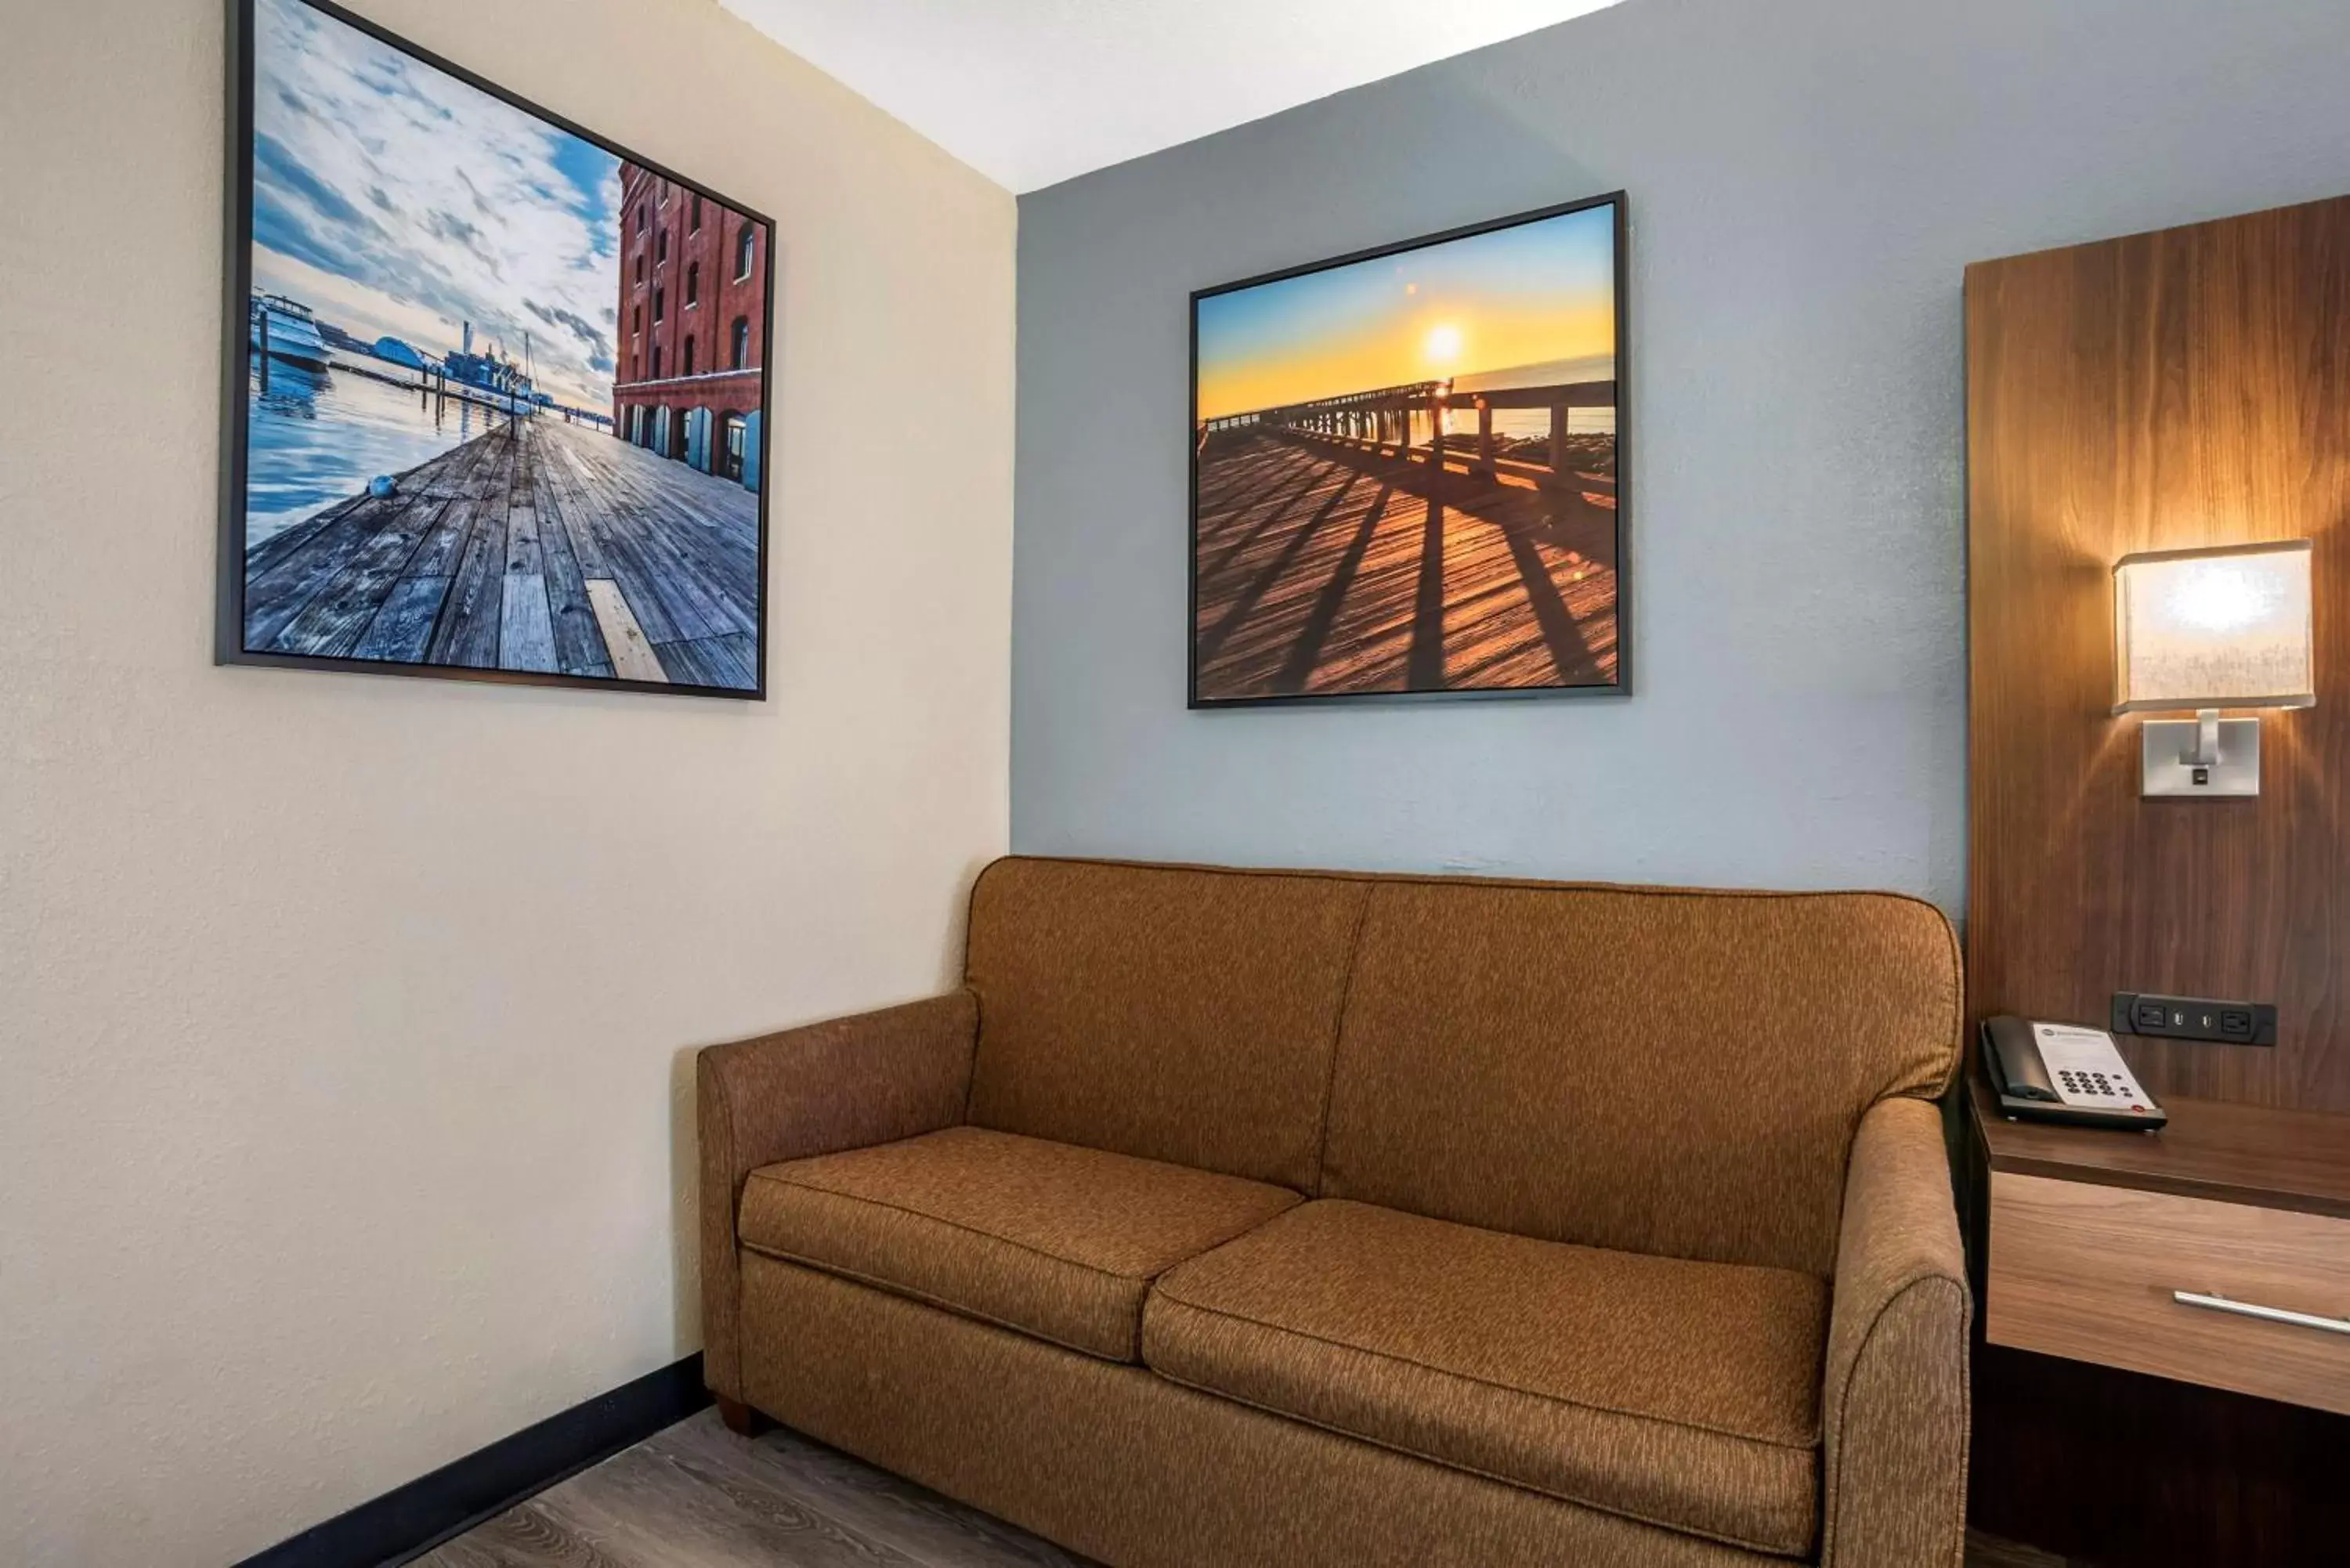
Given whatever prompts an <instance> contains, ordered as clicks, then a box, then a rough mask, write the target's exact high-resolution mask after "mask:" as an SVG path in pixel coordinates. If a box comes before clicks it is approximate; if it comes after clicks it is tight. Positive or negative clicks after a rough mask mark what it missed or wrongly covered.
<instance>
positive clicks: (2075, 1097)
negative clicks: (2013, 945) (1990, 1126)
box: [1982, 1016, 2170, 1131]
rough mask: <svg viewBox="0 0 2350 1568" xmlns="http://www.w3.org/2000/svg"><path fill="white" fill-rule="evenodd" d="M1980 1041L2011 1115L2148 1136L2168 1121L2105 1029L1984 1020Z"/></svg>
mask: <svg viewBox="0 0 2350 1568" xmlns="http://www.w3.org/2000/svg"><path fill="white" fill-rule="evenodd" d="M1982 1044H1983V1053H1982V1055H1983V1070H1984V1071H1985V1072H1986V1073H1988V1074H1989V1075H1991V1087H1992V1088H1993V1089H1994V1090H1996V1091H1997V1092H1998V1095H1999V1106H2000V1109H2001V1110H2002V1111H2004V1112H2005V1113H2007V1115H2008V1116H2010V1117H2028V1118H2031V1119H2033V1120H2038V1121H2051V1122H2076V1123H2079V1124H2081V1125H2083V1126H2085V1127H2139V1128H2143V1129H2145V1130H2147V1131H2152V1130H2153V1129H2154V1128H2156V1127H2161V1126H2163V1125H2164V1124H2166V1123H2168V1121H2169V1120H2170V1118H2169V1117H2168V1116H2166V1115H2165V1114H2164V1113H2163V1109H2162V1107H2161V1106H2158V1105H2157V1104H2155V1101H2154V1096H2152V1095H2149V1094H2147V1092H2146V1091H2145V1090H2144V1089H2143V1088H2140V1087H2139V1086H2138V1082H2137V1076H2136V1075H2134V1074H2132V1073H2131V1072H2130V1070H2129V1064H2128V1063H2126V1062H2124V1061H2123V1060H2122V1054H2121V1053H2120V1052H2119V1051H2116V1050H2115V1049H2114V1037H2113V1036H2112V1035H2110V1034H2108V1033H2106V1032H2105V1031H2104V1030H2102V1029H2087V1028H2084V1027H2082V1026H2080V1025H2078V1024H2074V1023H2041V1022H2039V1021H2037V1020H2035V1019H2026V1018H2012V1017H2007V1016H2002V1017H1998V1018H1987V1019H1985V1020H1983V1026H1982Z"/></svg>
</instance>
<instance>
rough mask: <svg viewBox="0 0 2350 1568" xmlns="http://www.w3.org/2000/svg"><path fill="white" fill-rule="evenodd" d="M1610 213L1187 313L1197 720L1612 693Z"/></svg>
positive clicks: (1547, 211) (1615, 552)
mask: <svg viewBox="0 0 2350 1568" xmlns="http://www.w3.org/2000/svg"><path fill="white" fill-rule="evenodd" d="M1625 234H1626V224H1625V214H1624V197H1623V195H1622V194H1621V193H1620V192H1619V193H1617V194H1615V195H1611V196H1601V197H1596V198H1595V199H1593V200H1590V201H1585V202H1572V203H1568V204H1566V205H1563V206H1557V207H1548V208H1544V209H1543V210H1542V211H1540V212H1534V213H1520V214H1518V215H1517V216H1515V217H1509V218H1503V219H1499V220H1496V221H1495V222H1492V223H1480V224H1477V225H1475V226H1473V227H1470V228H1465V229H1454V230H1451V231H1448V232H1447V233H1444V234H1430V235H1428V236H1426V237H1424V238H1421V239H1417V240H1409V241H1406V242H1404V243H1402V244H1394V245H1387V246H1383V247H1381V248H1379V249H1378V250H1373V251H1365V252H1360V253H1357V254H1353V255H1347V256H1341V257H1338V258H1337V259H1336V260H1332V261H1326V262H1317V263H1315V264H1314V265H1309V266H1302V267H1294V268H1291V269H1289V270H1287V271H1284V272H1279V273H1274V274H1271V275H1266V276H1263V277H1254V278H1249V279H1246V280H1244V281H1243V282H1240V283H1232V284H1226V285H1224V286H1222V287H1218V288H1210V289H1203V290H1201V291H1200V292H1199V293H1197V294H1194V295H1193V296H1191V628H1190V637H1191V706H1192V707H1194V708H1214V707H1226V706H1232V705H1235V704H1247V703H1261V702H1281V701H1336V700H1340V699H1347V698H1392V697H1424V696H1433V695H1439V694H1463V695H1482V696H1558V695H1591V694H1614V695H1619V696H1620V695H1624V694H1627V693H1628V692H1629V691H1630V690H1631V684H1630V670H1629V666H1628V660H1627V653H1628V644H1627V637H1626V604H1627V600H1626V593H1625V569H1626V559H1625V556H1626V547H1625V546H1626V537H1625V515H1626V513H1625V490H1626V483H1625V474H1626V469H1625V463H1624V450H1625V449H1624V442H1625V430H1624V424H1625V421H1624V409H1623V394H1622V389H1623V385H1624V378H1625V360H1626V342H1625V338H1626V332H1625V327H1626V321H1627V311H1626V306H1625V288H1624V276H1625V274H1624V255H1625Z"/></svg>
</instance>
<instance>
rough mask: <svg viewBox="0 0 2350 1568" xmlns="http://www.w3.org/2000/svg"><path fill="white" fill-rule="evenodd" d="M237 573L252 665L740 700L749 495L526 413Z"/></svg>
mask: <svg viewBox="0 0 2350 1568" xmlns="http://www.w3.org/2000/svg"><path fill="white" fill-rule="evenodd" d="M398 478H399V484H398V489H397V490H396V491H395V493H393V494H391V495H390V496H387V497H384V498H381V499H378V498H376V497H373V496H369V495H365V494H360V495H355V496H353V497H351V498H350V499H349V500H348V501H343V502H339V503H338V504H335V505H333V506H329V507H328V508H326V509H325V510H323V511H321V512H319V513H318V514H316V515H314V516H311V517H307V518H305V519H304V520H303V521H302V522H300V523H297V524H295V525H294V526H293V527H291V528H288V529H287V530H286V532H284V533H283V534H279V535H276V536H275V537H274V538H271V539H269V540H266V541H265V542H264V543H262V544H261V545H256V546H255V548H253V549H252V550H250V551H248V552H247V553H246V556H245V580H244V637H245V647H246V649H248V650H250V651H253V652H268V653H296V654H310V655H315V656H320V657H326V658H338V659H384V660H389V661H395V662H400V663H409V664H438V665H453V666H457V667H459V668H463V669H473V670H536V671H542V672H556V673H561V674H566V675H584V676H593V677H602V678H605V679H611V678H615V677H617V678H619V679H620V680H653V681H664V682H670V683H674V684H682V685H692V686H716V687H723V688H727V689H731V690H735V691H749V690H752V689H754V688H755V687H756V686H757V685H758V635H759V606H758V590H759V581H758V570H759V498H758V497H757V496H756V495H754V494H753V493H751V492H750V491H747V490H745V489H743V487H742V486H740V485H738V484H733V483H729V482H727V481H725V480H723V479H719V478H716V477H714V476H712V475H711V474H706V473H702V472H699V471H697V470H694V469H691V468H689V467H687V466H686V465H685V464H684V463H681V462H672V461H671V460H669V459H666V458H661V457H657V456H655V455H654V454H653V453H651V452H647V451H645V450H643V449H642V448H639V447H635V446H631V445H629V443H628V442H626V441H619V440H616V439H614V438H613V437H611V436H609V435H607V434H602V433H599V432H598V431H592V430H588V429H586V428H583V427H580V426H577V425H570V424H566V423H564V422H562V421H558V420H554V419H549V418H546V417H545V416H539V417H536V418H525V419H520V420H515V421H510V422H508V423H504V424H501V425H499V426H497V427H496V428H495V429H494V430H492V431H489V432H488V433H487V434H485V435H480V436H476V437H475V438H473V440H472V441H467V442H466V443H465V444H464V445H463V446H460V447H457V448H454V449H453V450H452V451H449V452H443V453H442V454H441V455H440V456H439V457H436V458H434V459H432V461H431V462H425V463H422V464H421V465H419V466H418V467H416V468H413V469H411V470H410V471H409V472H406V473H404V474H401V475H400V476H398Z"/></svg>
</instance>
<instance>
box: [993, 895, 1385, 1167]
mask: <svg viewBox="0 0 2350 1568" xmlns="http://www.w3.org/2000/svg"><path fill="white" fill-rule="evenodd" d="M1369 890H1370V885H1369V884H1368V883H1366V882H1364V881H1362V880H1360V879H1358V878H1350V877H1317V876H1313V875H1290V874H1285V873H1273V872H1252V871H1227V870H1214V869H1202V868H1191V867H1164V866H1136V865H1120V864H1112V863H1105V862H1097V861H1080V860H1032V859H1023V858H1013V859H1008V860H1000V861H997V862H996V863H995V864H994V865H993V866H991V867H988V868H987V870H986V871H984V872H983V873H982V874H981V876H980V878H979V884H978V887H977V888H975V889H974V890H973V892H972V907H971V946H970V957H969V960H968V963H967V969H966V973H967V980H968V983H969V984H970V986H971V988H972V990H973V991H974V992H977V993H978V995H979V1047H978V1053H977V1055H976V1057H975V1059H974V1061H973V1064H972V1090H971V1120H972V1123H974V1124H975V1125H977V1126H980V1127H994V1128H997V1129H999V1130H1001V1131H1004V1132H1014V1133H1024V1134H1026V1135H1028V1136H1029V1137H1045V1138H1055V1139H1058V1140H1059V1141H1061V1142H1064V1143H1075V1144H1084V1145H1086V1146H1087V1147H1093V1148H1104V1149H1110V1150H1113V1151H1115V1152H1117V1153H1119V1154H1130V1155H1138V1156H1140V1157H1142V1158H1147V1159H1163V1160H1171V1161H1173V1162H1175V1163H1177V1164H1180V1165H1189V1166H1194V1167H1197V1168H1200V1169H1202V1170H1214V1171H1222V1172H1224V1173H1225V1174H1227V1175H1231V1176H1243V1177H1248V1178H1250V1179H1253V1180H1258V1181H1271V1182H1277V1183H1279V1184H1280V1185H1282V1186H1284V1187H1290V1188H1294V1189H1297V1190H1299V1191H1301V1192H1304V1191H1310V1190H1312V1189H1313V1186H1314V1182H1315V1174H1316V1166H1317V1158H1318V1155H1319V1150H1320V1147H1321V1139H1322V1118H1323V1111H1324V1107H1325V1105H1326V1093H1327V1089H1328V1085H1329V1082H1330V1057H1331V1052H1332V1049H1333V1047H1334V1045H1335V1044H1336V1037H1337V1030H1338V1010H1339V1003H1340V999H1341V998H1342V996H1343V995H1344V993H1345V990H1346V982H1347V959H1348V954H1349V952H1350V950H1351V949H1352V946H1353V942H1354V937H1355V930H1356V928H1357V926H1358V925H1359V924H1360V923H1361V919H1362V913H1363V907H1364V900H1365V898H1366V897H1367V895H1368V893H1369Z"/></svg>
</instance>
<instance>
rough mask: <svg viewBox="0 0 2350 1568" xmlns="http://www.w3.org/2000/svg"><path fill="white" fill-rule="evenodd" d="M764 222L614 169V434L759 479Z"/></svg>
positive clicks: (630, 170) (745, 479) (756, 482)
mask: <svg viewBox="0 0 2350 1568" xmlns="http://www.w3.org/2000/svg"><path fill="white" fill-rule="evenodd" d="M771 240H772V236H771V235H770V234H768V233H767V226H766V225H765V224H764V223H760V222H759V221H758V220H756V219H754V218H746V217H744V216H743V214H742V213H737V212H735V211H734V210H733V209H732V208H730V207H723V206H721V205H719V204H718V203H717V202H713V201H712V200H710V199H709V198H708V197H706V196H704V195H702V193H701V192H697V191H694V190H691V189H689V188H688V187H686V186H682V185H679V184H676V183H674V182H671V181H668V180H664V179H662V178H661V177H660V175H658V174H655V173H654V172H652V171H650V170H649V169H644V168H641V167H639V165H637V164H634V163H626V162H624V163H622V164H621V165H620V318H619V350H618V353H617V354H616V356H615V358H616V360H617V363H616V365H615V366H614V369H613V376H612V432H613V434H615V435H616V436H618V437H619V439H620V440H622V441H633V442H635V443H636V444H637V445H639V446H641V447H646V448H649V449H650V450H651V451H654V452H659V453H660V454H661V455H662V456H664V457H671V458H675V459H677V460H678V461H679V462H689V463H691V464H692V465H693V466H694V467H696V468H698V469H701V470H702V472H705V473H714V474H718V475H720V476H721V477H723V478H726V479H732V480H735V481H737V482H738V483H742V484H744V485H747V486H748V487H749V488H751V489H753V490H757V489H758V488H759V487H760V483H761V476H760V472H759V465H760V462H761V454H762V452H763V447H762V444H761V437H762V435H763V434H764V431H763V430H762V426H763V424H764V420H763V417H762V415H763V412H764V410H762V408H761V406H760V392H761V389H762V386H763V385H764V379H763V377H762V376H761V374H760V367H761V366H762V365H764V363H765V362H766V352H767V246H768V244H770V243H771Z"/></svg>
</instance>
